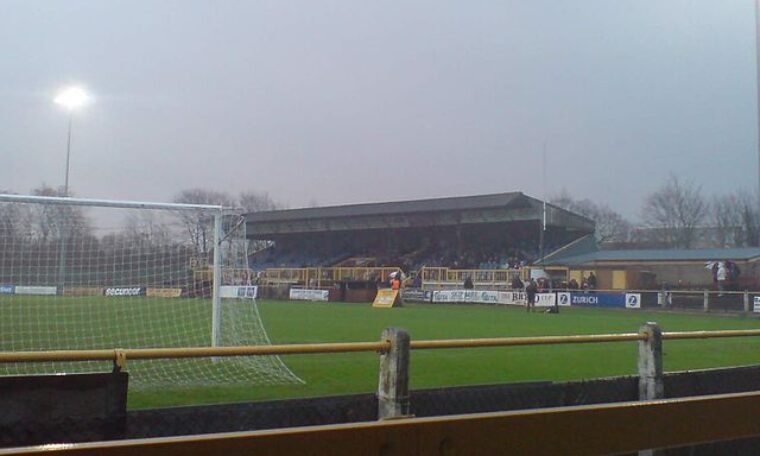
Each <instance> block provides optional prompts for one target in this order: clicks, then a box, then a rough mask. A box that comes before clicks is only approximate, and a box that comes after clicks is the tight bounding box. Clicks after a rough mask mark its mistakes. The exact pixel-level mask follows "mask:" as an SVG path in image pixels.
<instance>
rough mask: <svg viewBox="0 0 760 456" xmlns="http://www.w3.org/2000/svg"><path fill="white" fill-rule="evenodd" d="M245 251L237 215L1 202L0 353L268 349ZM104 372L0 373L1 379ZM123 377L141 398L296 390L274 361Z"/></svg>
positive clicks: (24, 369) (153, 367) (166, 207)
mask: <svg viewBox="0 0 760 456" xmlns="http://www.w3.org/2000/svg"><path fill="white" fill-rule="evenodd" d="M247 244H248V241H247V240H246V238H245V222H244V220H243V217H242V215H241V214H239V213H232V212H230V211H222V209H221V208H219V207H213V206H197V205H196V206H193V205H176V204H174V205H172V204H150V203H131V202H109V201H96V200H80V199H74V198H44V197H19V196H12V195H0V334H1V335H2V336H0V351H39V350H76V349H116V348H122V349H124V348H159V347H160V348H167V347H202V346H212V345H214V346H240V345H262V344H269V343H270V342H269V338H268V336H267V333H266V330H265V329H264V325H263V323H262V320H261V317H260V315H259V309H258V306H257V303H256V299H255V297H256V291H257V287H256V283H255V282H256V280H255V277H254V276H253V274H252V273H251V271H249V270H248V268H247ZM215 285H216V286H215ZM111 367H112V363H110V362H101V361H81V362H50V363H4V364H0V375H22V374H39V373H59V372H66V373H74V372H94V371H101V372H102V371H104V370H108V369H110V368H111ZM126 370H127V371H128V372H129V374H130V385H131V387H133V388H138V389H153V388H161V387H165V386H172V387H176V386H203V385H223V384H224V385H229V384H248V385H271V384H287V383H300V382H301V380H300V379H299V378H298V377H297V376H296V375H294V374H293V373H292V372H291V371H290V370H289V369H288V368H287V366H286V365H285V364H284V363H283V362H282V360H281V359H280V358H278V357H276V356H256V357H230V358H224V357H220V358H214V359H205V358H201V359H172V360H129V359H127V365H126Z"/></svg>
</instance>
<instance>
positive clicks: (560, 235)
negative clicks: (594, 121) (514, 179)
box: [246, 192, 594, 285]
mask: <svg viewBox="0 0 760 456" xmlns="http://www.w3.org/2000/svg"><path fill="white" fill-rule="evenodd" d="M543 206H544V204H543V202H542V201H540V200H538V199H536V198H532V197H530V196H527V195H525V194H523V193H521V192H511V193H498V194H490V195H476V196H465V197H451V198H436V199H425V200H412V201H398V202H385V203H367V204H351V205H341V206H330V207H319V208H306V209H288V210H276V211H266V212H255V213H250V214H247V215H246V224H247V227H246V232H247V236H248V239H249V240H251V241H254V242H252V244H253V245H257V246H260V248H259V249H258V250H257V251H255V252H254V253H253V254H252V255H251V257H250V261H249V263H250V266H251V268H252V269H254V270H256V271H258V272H259V275H260V276H261V277H264V278H268V279H274V280H278V279H279V280H287V281H289V282H290V283H300V284H302V285H309V283H308V282H309V279H308V277H307V275H308V274H307V271H305V270H307V269H309V268H377V267H394V268H398V269H401V270H403V271H404V272H406V273H407V274H410V275H413V274H414V273H416V272H417V271H420V270H421V269H422V268H445V269H447V270H449V271H454V272H453V274H449V271H445V272H442V273H443V274H444V275H445V276H446V277H448V276H449V275H451V276H452V277H455V278H456V280H459V278H461V277H462V274H461V273H457V272H456V271H461V270H465V271H472V270H479V271H499V270H513V271H518V270H520V269H521V268H523V267H524V266H527V265H530V264H532V263H533V262H535V261H536V260H538V259H539V257H540V255H541V227H542V218H543V209H544V207H543ZM593 232H594V222H593V221H591V220H589V219H587V218H585V217H582V216H580V215H577V214H574V213H572V212H569V211H566V210H564V209H560V208H558V207H555V206H552V205H546V231H545V233H544V251H545V252H550V251H553V250H556V249H557V248H560V247H562V246H565V245H567V244H569V243H571V242H573V241H575V240H577V239H580V238H582V237H584V236H586V235H588V234H590V233H593ZM299 271H301V272H299ZM375 275H376V274H375ZM323 276H325V277H323ZM312 277H314V274H312ZM478 277H481V278H483V279H485V278H486V277H491V278H492V279H493V277H495V276H494V274H493V273H492V274H491V275H488V274H479V275H478V276H476V277H474V278H475V279H478ZM316 278H317V279H320V284H321V285H323V283H322V280H321V279H323V278H326V274H325V273H324V272H322V273H320V274H318V275H317V276H316ZM363 279H367V280H376V279H377V277H373V274H368V275H367V277H363ZM494 280H495V279H493V280H492V281H494Z"/></svg>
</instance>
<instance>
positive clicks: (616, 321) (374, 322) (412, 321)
mask: <svg viewBox="0 0 760 456" xmlns="http://www.w3.org/2000/svg"><path fill="white" fill-rule="evenodd" d="M80 299H81V298H80ZM145 301H147V300H145ZM174 301H175V303H177V304H179V303H178V302H177V301H178V300H174ZM134 302H137V301H134ZM2 304H3V302H2V301H0V305H2ZM259 309H260V312H261V316H262V319H263V321H264V324H265V326H266V328H267V331H268V333H269V336H270V338H271V339H272V342H273V343H282V344H287V343H304V342H306V343H309V342H314V343H317V342H351V341H374V340H379V337H380V332H381V331H382V329H383V328H385V327H387V326H397V327H401V328H405V329H407V330H408V331H409V332H410V333H411V336H412V338H413V339H445V338H477V337H498V336H528V335H563V334H594V333H620V332H635V331H637V329H638V327H639V325H640V324H641V323H643V322H645V321H656V322H658V323H660V325H661V326H662V328H663V330H665V331H677V330H714V329H748V328H760V319H755V318H742V317H730V316H716V315H686V314H673V313H648V312H643V311H642V312H637V311H616V310H602V309H577V308H574V309H563V311H562V313H561V314H559V315H547V314H541V313H534V314H527V313H525V312H524V311H523V310H521V309H519V308H512V307H508V308H504V307H489V306H465V305H430V304H409V305H407V306H406V307H403V308H398V309H373V308H372V307H371V306H370V305H369V304H343V303H305V302H282V301H266V300H260V301H259ZM167 321H170V320H167ZM71 324H72V323H71V322H69V323H68V324H67V325H66V326H67V327H70V326H71ZM167 324H169V323H167ZM54 326H55V325H52V326H51V328H54ZM8 329H9V328H7V325H6V327H4V326H3V324H2V323H0V331H6V330H8ZM0 334H7V333H6V332H0ZM204 337H205V336H204ZM188 340H193V338H192V337H191V338H189V339H188ZM1 342H2V339H0V346H2V343H1ZM759 349H760V338H730V339H712V340H690V341H666V342H665V369H666V370H667V371H674V370H683V369H696V368H707V367H718V366H732V365H744V364H756V363H760V350H759ZM636 354H637V347H636V343H634V342H623V343H604V344H584V345H555V346H538V347H506V348H480V349H466V350H463V349H451V350H418V351H414V352H413V353H412V361H411V363H412V365H411V386H412V388H429V387H439V386H454V385H467V384H488V383H504V382H515V381H527V380H569V379H583V378H595V377H603V376H611V375H625V374H633V373H635V369H636ZM282 359H283V361H284V362H285V363H286V364H287V365H288V367H289V368H290V369H291V370H292V371H293V372H294V373H295V374H296V375H298V376H299V377H300V378H301V379H303V380H304V381H305V384H303V385H281V386H239V385H236V386H224V387H218V386H215V387H203V388H200V387H199V388H186V387H181V388H169V389H162V390H154V391H150V390H148V391H130V396H129V406H130V408H144V407H158V406H169V405H182V404H200V403H218V402H236V401H245V400H260V399H282V398H293V397H311V396H323V395H337V394H348V393H356V392H370V391H374V390H375V388H376V382H377V375H378V371H377V369H378V357H377V355H376V354H375V353H351V354H324V355H292V356H284V357H282ZM128 370H129V364H128Z"/></svg>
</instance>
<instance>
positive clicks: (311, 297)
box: [290, 288, 330, 301]
mask: <svg viewBox="0 0 760 456" xmlns="http://www.w3.org/2000/svg"><path fill="white" fill-rule="evenodd" d="M329 295H330V293H329V292H328V291H327V290H305V289H303V288H291V289H290V299H298V300H303V301H327V298H328V297H329Z"/></svg>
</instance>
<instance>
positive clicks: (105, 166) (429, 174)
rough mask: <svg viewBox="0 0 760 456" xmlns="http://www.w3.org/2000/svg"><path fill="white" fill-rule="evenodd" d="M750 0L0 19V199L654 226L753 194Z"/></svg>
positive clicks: (282, 7)
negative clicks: (70, 113) (424, 211)
mask: <svg viewBox="0 0 760 456" xmlns="http://www.w3.org/2000/svg"><path fill="white" fill-rule="evenodd" d="M754 33H755V32H754V9H753V2H752V1H751V0H721V1H718V0H615V1H610V0H512V1H507V0H502V1H496V0H494V1H470V2H463V1H440V0H438V1H433V0H431V1H404V2H400V1H396V2H394V1H355V0H352V1H349V0H346V1H317V0H305V1H295V0H293V1H288V0H278V1H246V2H243V1H223V2H219V1H186V0H182V1H123V2H121V1H100V0H98V1H74V0H66V1H30V0H19V1H16V0H0V158H2V161H0V163H2V165H1V166H0V188H5V189H9V190H13V191H16V192H28V191H29V190H30V189H32V188H33V187H35V186H38V185H39V184H40V183H42V182H46V183H48V184H51V185H62V183H63V175H64V161H65V140H66V114H65V113H64V112H62V111H61V109H59V107H58V106H56V105H54V104H53V103H52V98H53V97H54V95H55V93H56V91H57V90H58V89H59V88H61V87H64V86H66V85H67V84H71V83H75V84H79V85H82V86H84V87H86V88H87V89H88V90H89V91H90V92H91V93H92V94H93V95H94V96H95V98H96V99H95V102H94V103H93V104H91V105H90V106H88V107H87V108H86V109H85V110H83V111H82V112H81V113H78V114H77V115H76V117H75V119H74V133H73V142H72V162H71V187H72V190H73V192H74V193H76V194H77V195H78V196H85V197H98V198H118V199H138V200H156V201H168V200H170V199H171V198H172V197H173V195H174V194H176V193H177V192H178V191H179V190H181V189H184V188H189V187H198V186H200V187H208V188H212V189H215V190H224V191H229V192H232V193H236V192H239V191H241V190H249V189H252V190H257V191H267V192H269V193H270V194H271V195H272V196H273V197H274V198H275V199H277V200H280V201H282V202H285V203H287V204H288V205H290V206H291V207H298V206H302V205H306V204H308V203H309V202H310V201H317V202H318V203H320V204H321V205H325V204H339V203H352V202H366V201H386V200H396V199H407V198H423V197H437V196H457V195H468V194H477V193H491V192H502V191H514V190H519V191H523V192H525V193H527V194H529V195H532V196H537V197H540V196H541V193H542V185H541V148H542V144H543V143H544V142H545V143H546V144H547V150H548V157H549V166H548V175H549V179H548V183H547V186H548V193H549V194H551V193H556V192H557V191H559V190H561V189H562V188H565V189H567V190H568V191H569V192H570V193H572V194H573V195H575V196H577V197H582V198H591V199H594V200H596V201H599V202H604V203H607V204H609V205H611V206H612V207H613V208H615V209H617V210H619V211H621V212H623V213H624V214H625V215H627V216H632V217H635V216H637V215H638V213H639V207H640V204H641V199H642V196H643V195H644V194H646V193H647V192H649V191H651V190H653V189H654V188H656V187H657V186H659V185H660V184H661V183H662V182H663V180H664V179H665V178H666V177H667V175H668V174H669V173H670V172H675V173H676V174H677V175H679V176H681V177H683V178H684V179H687V180H692V181H694V182H696V183H699V184H701V185H702V187H703V190H704V191H705V192H706V193H707V194H711V193H715V192H724V191H729V190H732V189H734V188H736V187H744V188H747V189H754V188H755V186H756V181H757V177H756V175H757V149H756V141H757V128H756V123H757V121H756V118H757V111H756V102H755V99H756V98H755V97H756V95H755V94H756V92H755V57H754V56H755V50H754V40H755V35H754Z"/></svg>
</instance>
